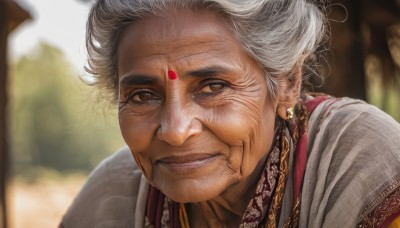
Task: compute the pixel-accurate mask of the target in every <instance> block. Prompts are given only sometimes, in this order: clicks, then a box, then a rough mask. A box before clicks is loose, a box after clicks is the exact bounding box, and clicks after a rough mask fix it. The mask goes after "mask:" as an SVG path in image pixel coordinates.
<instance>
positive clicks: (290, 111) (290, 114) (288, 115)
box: [286, 108, 294, 120]
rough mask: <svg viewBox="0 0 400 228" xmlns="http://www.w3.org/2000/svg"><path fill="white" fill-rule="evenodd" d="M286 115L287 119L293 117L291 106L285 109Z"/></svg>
mask: <svg viewBox="0 0 400 228" xmlns="http://www.w3.org/2000/svg"><path fill="white" fill-rule="evenodd" d="M286 117H287V119H288V120H290V119H292V118H293V117H294V113H293V108H287V109H286Z"/></svg>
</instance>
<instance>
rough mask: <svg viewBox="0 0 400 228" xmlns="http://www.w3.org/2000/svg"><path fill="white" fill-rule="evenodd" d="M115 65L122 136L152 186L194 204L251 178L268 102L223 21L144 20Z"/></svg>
mask: <svg viewBox="0 0 400 228" xmlns="http://www.w3.org/2000/svg"><path fill="white" fill-rule="evenodd" d="M117 57H118V77H119V103H120V110H119V122H120V127H121V132H122V135H123V137H124V139H125V141H126V143H127V145H128V146H129V148H130V149H131V151H132V154H133V156H134V157H135V160H136V162H137V163H138V165H139V166H140V168H141V169H142V170H143V173H144V175H145V176H146V178H147V179H148V180H149V181H150V183H151V184H152V185H154V186H155V187H157V188H158V189H160V190H161V191H162V192H163V193H164V194H166V195H167V196H168V197H169V198H171V199H173V200H175V201H178V202H199V201H206V200H210V199H213V198H214V197H217V196H218V195H220V194H221V193H223V192H224V191H225V190H228V189H233V188H235V187H239V186H241V185H246V184H250V183H249V181H248V180H249V179H251V177H254V176H257V177H258V175H259V174H260V172H261V171H260V170H261V167H262V166H263V162H264V161H265V157H266V155H267V154H268V152H269V149H270V147H271V144H272V141H273V133H274V122H275V112H276V106H277V102H276V101H274V100H271V98H269V96H268V91H267V87H266V80H265V76H264V72H263V70H262V68H261V67H260V66H259V65H257V63H256V62H255V61H254V60H253V59H252V58H250V57H249V56H248V55H247V54H246V53H245V51H244V49H243V48H242V47H241V45H240V44H239V42H238V41H237V40H236V39H235V37H234V36H233V35H232V33H231V32H230V31H229V30H228V28H227V26H226V24H225V21H224V20H223V18H222V17H220V16H216V15H214V14H211V13H207V12H201V13H193V12H179V13H171V14H168V15H164V16H162V17H161V16H160V17H155V16H154V17H147V18H145V19H143V20H141V21H139V22H136V23H134V24H132V25H130V26H128V27H127V28H126V30H125V31H124V32H123V33H122V35H121V40H120V44H119V48H118V56H117ZM168 71H174V72H176V74H177V79H175V80H173V79H170V78H169V77H168ZM253 179H254V178H253ZM251 184H254V183H251ZM242 187H243V186H242Z"/></svg>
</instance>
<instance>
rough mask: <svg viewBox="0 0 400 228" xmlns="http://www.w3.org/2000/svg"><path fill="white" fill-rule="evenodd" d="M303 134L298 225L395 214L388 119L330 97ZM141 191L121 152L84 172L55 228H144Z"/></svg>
mask: <svg viewBox="0 0 400 228" xmlns="http://www.w3.org/2000/svg"><path fill="white" fill-rule="evenodd" d="M308 135H309V140H308V150H307V153H308V156H307V157H308V159H307V165H306V170H305V176H304V182H303V187H302V199H301V210H300V213H301V215H300V222H299V224H300V227H356V226H358V225H360V224H361V225H364V226H360V227H385V225H388V221H389V222H392V221H393V220H391V219H388V218H390V216H393V215H396V216H398V215H399V214H398V213H399V210H400V205H399V204H398V203H397V202H398V199H399V198H398V197H399V196H400V141H399V140H396V139H399V138H400V125H399V124H398V123H397V122H396V121H394V120H393V119H392V118H391V117H389V116H388V115H386V114H385V113H383V112H382V111H380V110H378V109H377V108H375V107H373V106H371V105H367V104H365V103H364V102H361V101H359V100H352V99H348V98H344V99H334V98H332V99H328V100H326V101H324V102H322V103H321V104H319V105H318V106H317V108H316V109H315V111H313V113H312V114H311V117H310V121H309V127H308ZM292 166H293V165H292ZM292 168H293V167H292ZM287 189H288V190H287V192H286V194H285V197H286V199H285V203H283V205H282V213H281V218H282V220H281V221H284V220H285V219H286V218H287V217H289V215H288V213H290V210H291V209H292V203H291V201H292V198H291V196H292V195H293V194H292V193H291V192H292V191H293V187H292V186H290V185H288V187H287ZM148 190H149V183H148V182H147V180H146V179H145V177H144V176H143V174H142V172H141V171H140V169H139V168H138V166H137V164H136V163H135V161H134V159H133V157H132V155H131V151H130V150H129V148H127V147H126V148H123V149H121V150H120V151H118V152H116V153H115V154H113V155H112V156H110V157H109V158H107V159H106V160H105V161H103V162H102V163H101V164H100V165H99V166H98V167H97V168H96V169H95V170H94V171H93V172H92V174H91V175H90V177H89V179H88V181H87V183H86V184H85V186H84V188H83V189H82V191H81V192H80V194H79V195H78V197H77V198H76V200H75V202H74V203H73V205H72V206H71V207H70V209H69V210H68V212H67V214H66V215H65V216H64V218H63V225H64V227H144V224H145V210H146V202H147V198H148ZM377 218H380V220H379V219H377ZM385 222H386V223H385ZM281 226H282V224H280V226H279V227H281Z"/></svg>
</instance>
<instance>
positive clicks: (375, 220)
mask: <svg viewBox="0 0 400 228" xmlns="http://www.w3.org/2000/svg"><path fill="white" fill-rule="evenodd" d="M392 188H393V185H392V186H389V187H388V188H387V189H385V191H384V193H385V192H387V191H388V189H392ZM382 194H383V193H382ZM399 212H400V187H399V186H397V188H396V189H395V190H394V191H393V192H392V193H391V194H390V195H388V196H387V197H385V199H384V200H382V202H381V203H380V204H379V205H377V206H376V207H375V209H373V210H372V211H371V212H370V213H368V215H367V216H365V217H362V220H361V221H360V222H359V223H358V227H359V228H366V227H368V228H370V227H371V228H372V227H380V226H381V225H382V224H383V223H384V222H386V220H387V219H388V218H390V217H391V216H392V215H394V214H396V213H399Z"/></svg>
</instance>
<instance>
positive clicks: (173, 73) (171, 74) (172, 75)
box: [167, 70, 178, 80]
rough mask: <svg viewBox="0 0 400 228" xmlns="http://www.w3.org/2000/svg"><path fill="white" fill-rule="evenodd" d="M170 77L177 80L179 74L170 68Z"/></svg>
mask: <svg viewBox="0 0 400 228" xmlns="http://www.w3.org/2000/svg"><path fill="white" fill-rule="evenodd" d="M167 75H168V78H169V79H171V80H175V79H177V78H178V74H177V73H176V72H175V71H173V70H168V74H167Z"/></svg>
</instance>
